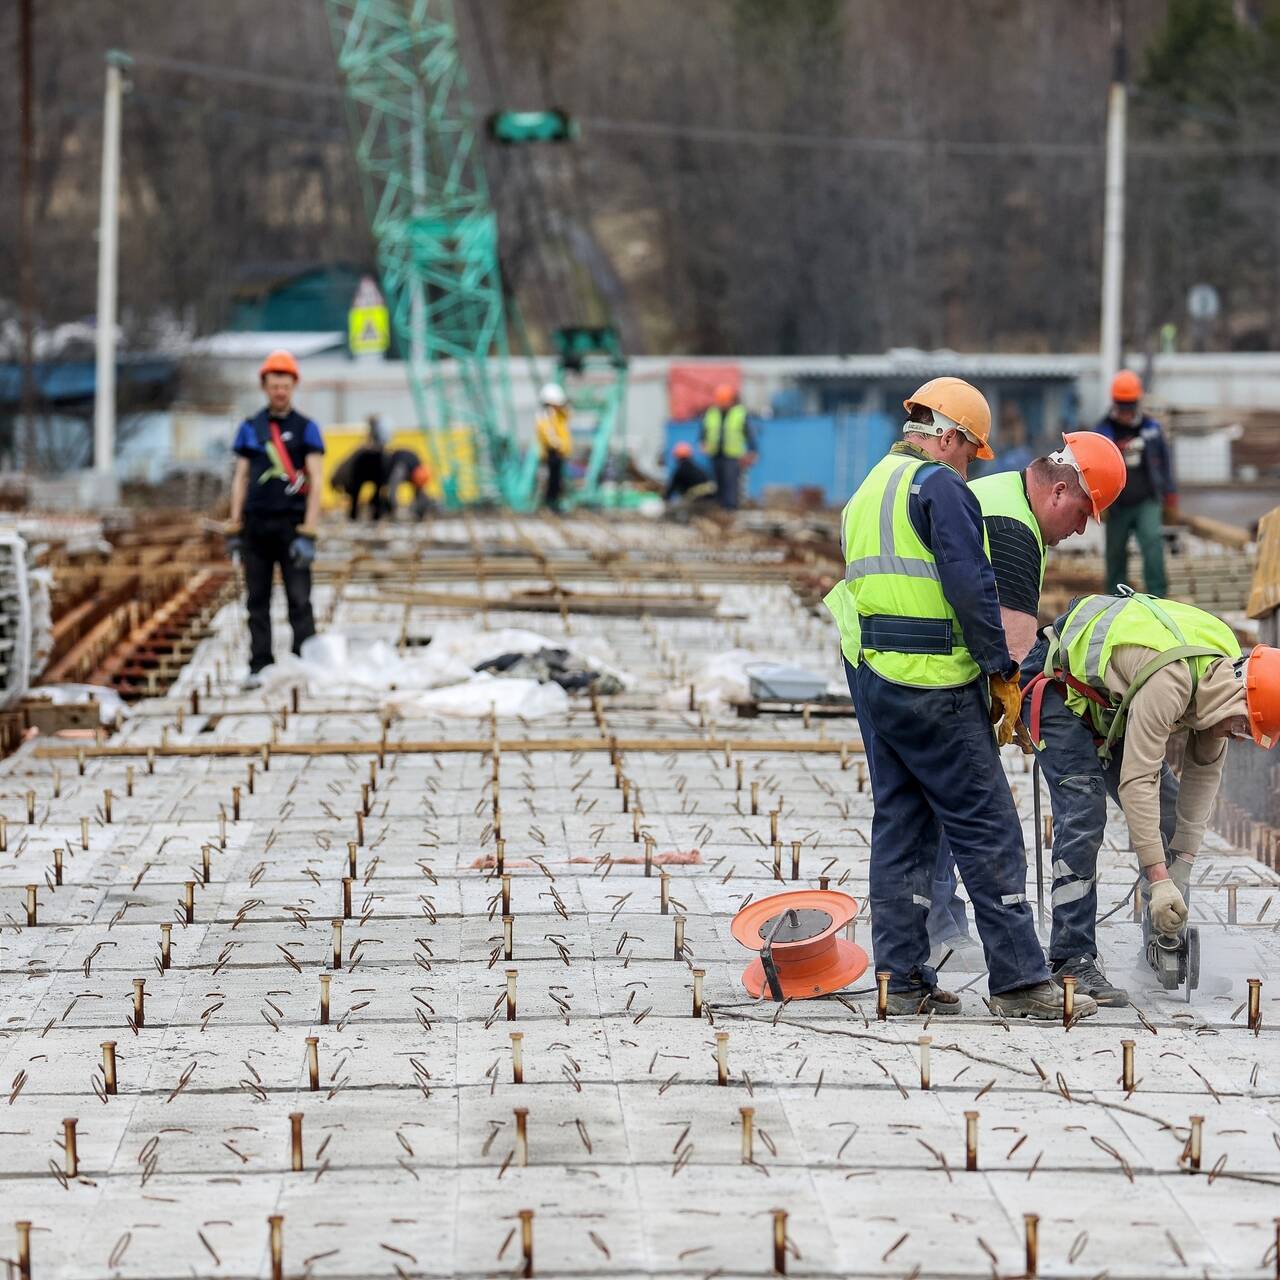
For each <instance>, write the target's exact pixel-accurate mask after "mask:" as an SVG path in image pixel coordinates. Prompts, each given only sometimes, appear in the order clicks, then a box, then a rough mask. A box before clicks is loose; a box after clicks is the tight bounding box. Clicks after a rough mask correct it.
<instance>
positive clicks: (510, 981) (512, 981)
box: [507, 969, 519, 1022]
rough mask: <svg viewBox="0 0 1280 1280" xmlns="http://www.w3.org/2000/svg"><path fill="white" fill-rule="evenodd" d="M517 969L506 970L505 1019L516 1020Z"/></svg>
mask: <svg viewBox="0 0 1280 1280" xmlns="http://www.w3.org/2000/svg"><path fill="white" fill-rule="evenodd" d="M518 973H519V970H518V969H508V970H507V1021H508V1022H514V1021H515V1020H516V975H517V974H518Z"/></svg>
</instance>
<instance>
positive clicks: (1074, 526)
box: [929, 431, 1125, 994]
mask: <svg viewBox="0 0 1280 1280" xmlns="http://www.w3.org/2000/svg"><path fill="white" fill-rule="evenodd" d="M1062 442H1063V447H1062V448H1061V449H1060V450H1058V451H1057V452H1056V453H1051V454H1049V455H1048V456H1047V457H1042V458H1035V459H1034V460H1033V461H1032V462H1031V463H1030V464H1029V465H1028V466H1027V468H1026V470H1024V471H1002V472H998V473H996V474H994V475H986V476H982V477H981V478H980V479H977V480H974V481H971V482H970V485H969V488H970V489H972V490H973V492H974V494H975V495H976V496H977V499H978V505H979V507H980V508H981V510H982V523H983V528H984V532H985V534H986V539H987V550H988V554H989V556H990V559H991V568H992V570H993V571H994V573H995V578H996V590H997V592H998V593H999V596H1000V620H1001V622H1002V623H1003V625H1004V638H1005V643H1006V644H1007V645H1008V647H1009V653H1010V655H1011V656H1012V658H1013V660H1014V661H1015V662H1021V661H1022V660H1023V659H1024V658H1025V657H1026V656H1027V654H1028V653H1029V652H1030V651H1031V647H1032V646H1033V645H1034V644H1035V642H1036V628H1037V625H1038V615H1039V611H1040V592H1041V589H1042V588H1043V586H1044V570H1045V562H1046V560H1047V559H1048V549H1049V548H1050V547H1056V546H1057V545H1058V544H1059V543H1060V542H1062V541H1064V540H1065V539H1067V538H1069V537H1071V536H1072V535H1075V534H1081V533H1083V532H1084V531H1085V527H1086V526H1087V525H1088V523H1089V517H1090V516H1093V518H1094V519H1095V520H1096V519H1099V518H1100V517H1101V515H1102V512H1103V511H1105V510H1106V509H1107V508H1108V507H1109V506H1110V505H1111V504H1112V503H1113V502H1114V501H1115V500H1116V497H1117V495H1118V494H1119V493H1120V491H1121V490H1122V489H1123V488H1124V483H1125V465H1124V459H1123V458H1122V457H1121V455H1120V450H1119V449H1117V448H1116V446H1115V445H1114V444H1113V443H1112V442H1111V441H1110V440H1107V439H1105V438H1104V437H1103V436H1100V435H1098V434H1097V433H1095V432H1092V431H1072V432H1068V433H1066V434H1065V435H1063V437H1062ZM1046 772H1048V766H1047V765H1046ZM1051 785H1052V784H1051ZM932 899H933V905H932V907H931V908H930V911H929V942H930V944H931V945H932V946H933V947H934V949H935V952H936V951H937V950H938V949H939V948H942V947H954V946H956V945H957V944H961V945H962V944H963V943H964V942H965V941H967V939H968V920H967V917H966V914H965V906H964V902H963V900H962V899H961V898H960V897H959V896H958V895H957V893H956V872H955V862H954V860H953V859H952V857H951V852H950V849H949V848H948V847H947V845H946V841H945V839H944V840H943V842H942V846H941V847H940V849H939V853H938V866H937V871H936V873H935V877H934V885H933V894H932ZM1052 959H1053V957H1052V955H1050V960H1051V961H1052ZM1090 963H1091V962H1090ZM1064 972H1068V973H1075V976H1076V977H1077V979H1078V985H1077V988H1076V989H1077V990H1086V991H1088V986H1089V985H1102V984H1098V983H1095V982H1094V981H1093V976H1089V977H1086V976H1084V975H1082V973H1080V972H1076V970H1075V969H1072V968H1071V967H1070V965H1069V964H1068V965H1067V967H1066V968H1065V969H1064ZM1055 976H1058V975H1057V974H1055ZM1088 993H1089V994H1093V993H1092V992H1091V991H1089V992H1088Z"/></svg>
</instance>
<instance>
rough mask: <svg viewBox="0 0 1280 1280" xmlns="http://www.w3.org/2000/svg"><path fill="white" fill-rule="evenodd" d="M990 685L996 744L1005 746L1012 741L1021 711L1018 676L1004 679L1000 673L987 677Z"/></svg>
mask: <svg viewBox="0 0 1280 1280" xmlns="http://www.w3.org/2000/svg"><path fill="white" fill-rule="evenodd" d="M987 681H988V683H989V684H990V686H991V723H992V724H993V725H994V726H995V731H996V745H997V746H1001V747H1005V746H1008V745H1009V743H1011V742H1012V741H1013V735H1014V732H1015V730H1016V727H1017V724H1018V716H1019V715H1020V714H1021V713H1022V690H1021V689H1020V688H1019V687H1018V678H1017V677H1016V676H1015V677H1014V678H1013V679H1012V680H1009V679H1006V678H1005V677H1004V676H1001V675H991V676H988V677H987Z"/></svg>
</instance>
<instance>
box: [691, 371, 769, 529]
mask: <svg viewBox="0 0 1280 1280" xmlns="http://www.w3.org/2000/svg"><path fill="white" fill-rule="evenodd" d="M756 448H757V442H756V429H755V424H754V423H753V422H752V421H751V420H750V418H749V417H748V416H747V409H746V406H745V405H743V404H741V403H739V401H738V396H737V393H736V392H735V391H734V389H733V388H732V387H731V386H729V384H728V383H722V384H721V385H720V386H718V387H717V388H716V392H715V401H714V403H713V404H712V405H711V407H710V408H709V409H708V410H707V411H706V413H704V414H703V415H702V452H703V453H705V454H706V455H707V457H708V458H710V459H711V468H712V471H713V472H714V475H715V482H716V497H717V500H718V501H719V503H720V507H721V509H722V510H724V511H736V510H737V509H738V503H739V501H740V500H741V491H742V469H743V467H744V466H746V467H749V466H750V465H751V463H752V461H753V460H754V458H755V454H756Z"/></svg>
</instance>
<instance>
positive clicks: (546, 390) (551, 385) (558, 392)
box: [538, 382, 569, 405]
mask: <svg viewBox="0 0 1280 1280" xmlns="http://www.w3.org/2000/svg"><path fill="white" fill-rule="evenodd" d="M538 398H539V399H540V400H541V401H542V403H543V404H559V405H563V404H567V403H568V399H569V398H568V396H566V395H565V393H564V388H563V387H562V386H561V385H560V384H559V383H558V382H548V383H545V384H544V385H543V388H542V390H541V391H540V392H539V393H538Z"/></svg>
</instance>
